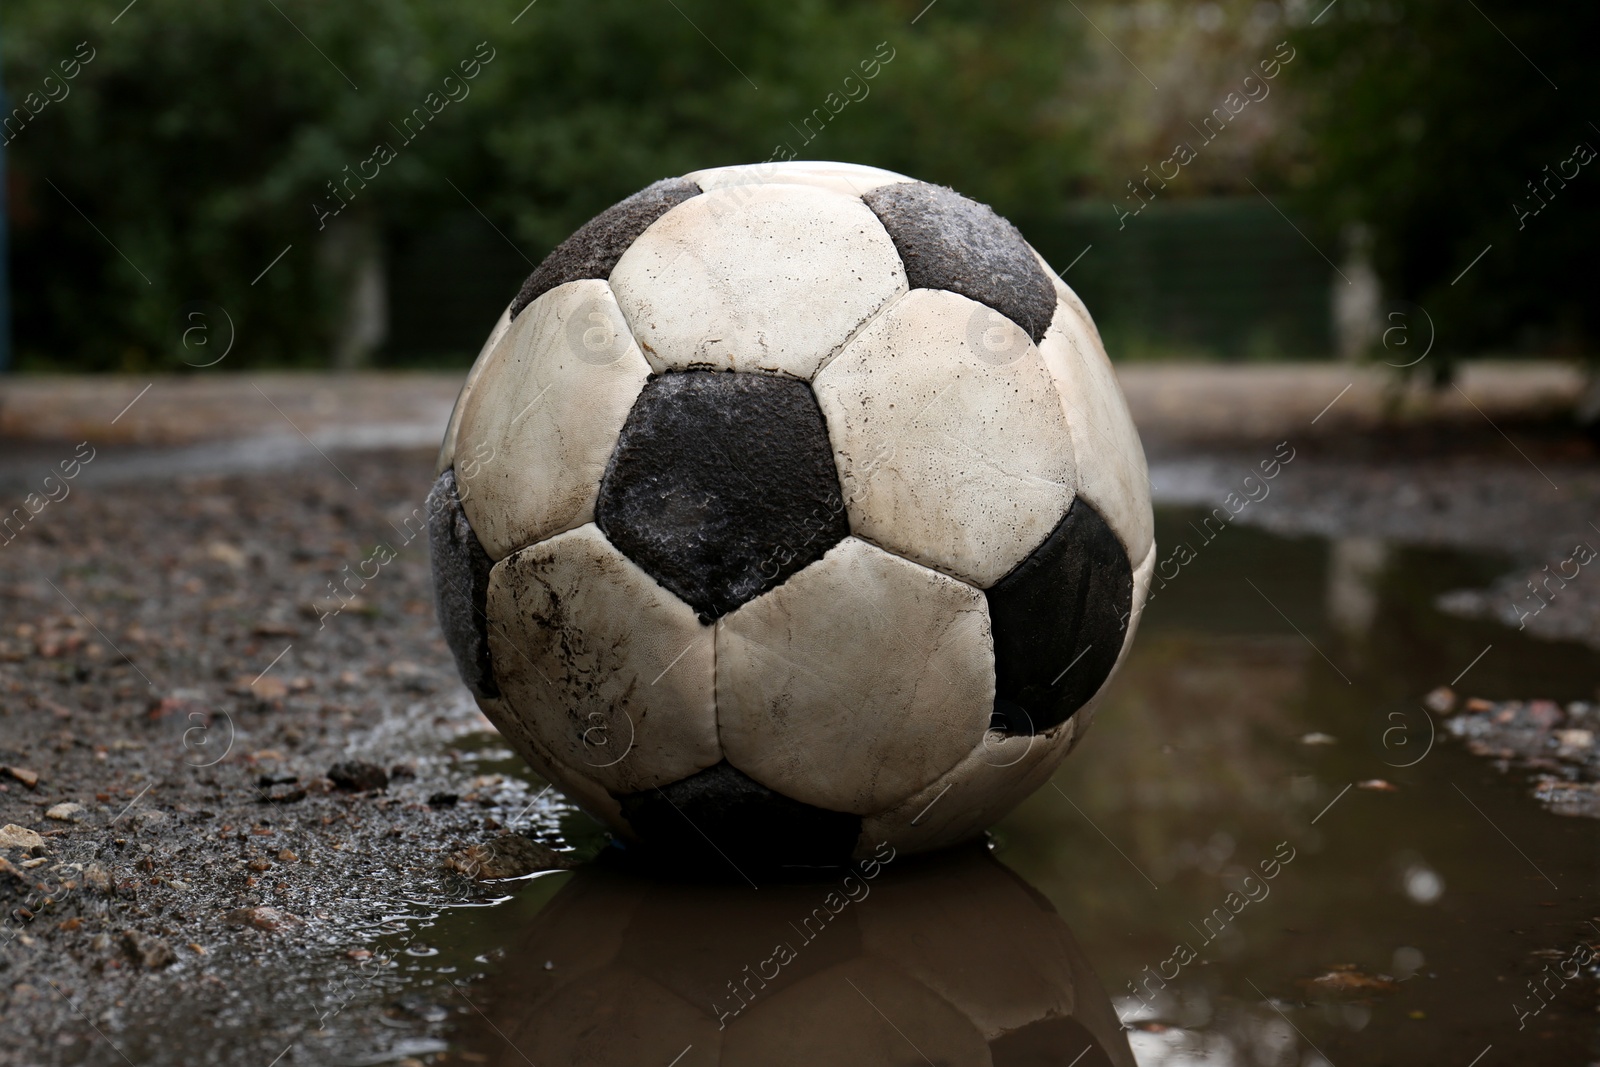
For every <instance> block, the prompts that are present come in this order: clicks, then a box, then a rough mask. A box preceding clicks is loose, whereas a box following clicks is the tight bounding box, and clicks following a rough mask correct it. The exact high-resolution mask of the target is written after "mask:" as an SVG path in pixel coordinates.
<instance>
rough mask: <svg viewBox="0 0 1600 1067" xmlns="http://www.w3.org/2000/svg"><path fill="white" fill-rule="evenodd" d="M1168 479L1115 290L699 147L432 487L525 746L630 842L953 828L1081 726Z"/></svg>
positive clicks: (583, 281) (523, 329)
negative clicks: (1139, 395)
mask: <svg viewBox="0 0 1600 1067" xmlns="http://www.w3.org/2000/svg"><path fill="white" fill-rule="evenodd" d="M1147 484H1148V483H1147V481H1146V477H1145V466H1144V454H1143V452H1142V450H1141V448H1140V445H1139V438H1138V435H1137V433H1136V432H1135V430H1134V427H1133V424H1132V422H1131V420H1130V419H1129V416H1128V411H1127V407H1126V405H1125V404H1124V402H1123V398H1122V394H1121V392H1120V390H1119V389H1118V387H1117V382H1116V379H1115V377H1114V376H1113V375H1112V372H1111V366H1110V364H1109V362H1107V360H1106V356H1105V353H1104V350H1103V349H1102V347H1101V344H1100V340H1099V336H1098V334H1097V333H1096V331H1095V328H1094V326H1093V324H1092V323H1091V322H1090V320H1089V317H1088V313H1087V312H1086V311H1085V310H1084V308H1083V305H1082V303H1081V302H1080V301H1079V300H1078V298H1077V297H1076V296H1075V295H1074V294H1073V293H1072V291H1071V290H1070V289H1068V288H1067V287H1066V285H1065V284H1063V283H1062V282H1061V280H1060V279H1059V278H1058V277H1056V276H1055V274H1054V273H1052V272H1051V270H1050V269H1049V267H1048V266H1046V265H1045V263H1044V261H1043V260H1042V259H1040V258H1039V257H1038V256H1037V254H1036V253H1035V252H1034V251H1033V249H1032V248H1030V247H1029V246H1028V244H1027V242H1026V241H1024V240H1023V239H1022V236H1021V234H1019V233H1018V232H1017V230H1016V229H1015V228H1014V227H1013V226H1012V225H1011V224H1010V223H1008V222H1006V221H1005V220H1004V219H1002V218H1000V217H999V216H997V215H996V214H995V213H994V212H993V211H991V210H990V209H989V208H987V207H985V206H983V205H981V204H977V203H974V202H973V201H971V200H968V199H966V198H964V197H962V196H959V195H958V194H956V193H954V192H952V191H950V190H948V189H943V188H940V187H938V186H933V185H928V184H925V183H922V182H915V181H912V180H910V179H907V178H904V177H902V176H900V175H896V174H890V173H888V172H886V171H880V170H874V169H872V168H868V167H859V166H852V165H847V164H831V163H803V164H802V163H792V164H776V165H771V166H754V167H733V168H724V169H720V170H710V171H701V172H697V173H695V174H691V175H689V176H688V177H686V178H674V179H668V180H665V181H661V182H657V183H656V184H655V185H652V186H650V187H649V188H647V189H645V190H643V191H642V192H640V193H637V194H635V195H634V196H632V197H629V198H628V199H626V200H624V201H622V202H621V203H619V204H617V205H616V206H614V207H612V208H610V209H608V210H607V211H605V212H603V213H602V214H600V215H599V216H597V217H596V218H595V219H593V220H591V221H590V222H589V223H587V224H586V225H585V226H584V227H582V228H581V229H579V230H578V231H577V232H576V233H575V234H573V235H572V237H570V238H568V240H567V241H566V242H564V243H563V244H561V245H560V246H559V247H558V248H556V250H555V251H553V252H552V253H551V254H550V256H549V257H548V258H547V259H546V260H545V261H544V263H542V264H541V265H540V266H539V268H538V269H537V270H535V271H534V272H533V274H532V276H531V277H529V279H528V281H527V283H526V284H525V285H524V286H523V289H522V292H521V293H520V294H519V295H518V296H517V298H516V299H515V300H513V301H512V302H511V306H510V307H509V308H508V309H507V311H506V314H505V315H504V316H503V317H502V318H501V321H500V323H499V325H497V326H496V328H495V330H494V332H493V333H492V334H491V335H490V337H489V340H488V342H487V343H486V344H485V345H484V349H483V352H482V354H481V355H480V356H479V358H478V362H477V363H476V365H475V366H474V367H473V369H472V372H471V373H470V375H469V376H468V378H467V383H466V386H465V387H464V389H463V390H462V394H461V397H460V399H459V400H458V401H457V404H456V409H455V412H454V413H453V414H452V416H451V420H450V425H449V429H448V431H447V433H446V436H445V442H444V447H443V449H442V452H441V457H440V465H439V480H438V482H437V484H436V485H435V487H434V491H433V494H432V496H431V498H430V500H431V504H432V510H431V516H430V523H431V539H432V545H433V557H434V568H435V579H436V585H437V591H438V601H439V613H440V619H441V622H442V623H443V626H444V630H445V633H446V635H447V636H448V638H449V641H450V645H451V648H452V650H453V652H454V653H455V657H456V662H457V664H458V666H459V667H460V669H461V673H462V676H463V678H464V679H465V680H466V681H467V683H468V685H469V686H470V687H471V689H472V691H473V693H474V694H475V695H476V697H477V698H478V701H479V703H480V705H481V706H482V708H483V710H484V712H485V713H486V714H487V715H488V716H489V717H490V719H491V720H493V721H494V723H495V724H496V725H497V726H498V727H499V728H500V730H501V732H502V733H504V734H505V736H506V738H507V739H508V741H509V742H510V743H511V744H512V745H513V746H514V747H515V748H516V749H517V751H518V752H520V753H521V754H522V755H523V756H524V757H525V758H526V759H527V760H528V761H529V762H530V763H531V764H533V765H534V766H535V767H536V768H537V769H538V770H539V771H540V772H541V773H543V774H545V775H546V776H547V777H548V778H549V779H550V780H551V781H553V782H555V783H556V784H557V785H558V786H560V787H561V788H562V789H563V790H565V791H566V792H567V793H568V794H569V795H570V796H571V797H572V798H573V799H574V800H575V801H577V802H578V803H579V804H581V805H583V806H584V807H585V808H587V809H588V810H590V811H591V812H592V813H593V814H595V815H597V816H598V817H600V818H602V819H604V820H605V821H606V822H607V823H609V824H610V825H611V826H612V827H613V828H614V829H616V830H617V831H619V832H621V833H623V834H624V835H627V836H630V837H634V838H643V839H645V840H646V841H653V842H660V843H664V844H667V845H669V846H671V847H672V848H674V849H675V850H676V851H679V852H682V851H684V850H695V849H699V850H703V851H704V852H705V855H706V857H707V858H709V859H712V860H715V861H718V862H720V858H719V854H723V855H727V856H729V857H731V858H734V859H740V858H741V857H743V858H746V859H749V860H751V861H752V862H757V863H759V862H763V861H770V862H779V863H800V864H829V863H840V862H844V861H845V860H848V859H849V858H850V857H851V856H852V855H854V856H857V857H860V856H864V855H866V854H868V853H869V852H870V849H871V848H872V847H873V846H874V845H875V844H876V843H877V842H880V841H889V842H891V843H892V844H894V845H895V847H897V848H899V849H900V850H901V851H903V852H909V851H914V850H918V849H925V848H931V847H935V846H939V845H944V844H949V843H951V842H953V841H957V840H960V839H962V838H964V837H969V836H971V835H973V834H975V833H977V832H978V831H980V830H981V829H982V828H983V827H984V826H986V825H987V824H989V823H990V822H992V821H993V820H994V819H996V818H998V817H999V816H1000V815H1001V814H1003V813H1004V812H1005V811H1007V810H1008V809H1009V808H1010V807H1012V806H1013V805H1014V804H1016V803H1017V802H1018V801H1019V800H1021V799H1022V798H1023V797H1024V796H1026V795H1027V794H1028V793H1030V792H1031V791H1032V790H1033V789H1035V788H1036V787H1037V786H1038V785H1039V784H1040V783H1042V782H1043V781H1044V780H1045V779H1046V778H1047V777H1048V776H1049V774H1050V771H1051V770H1052V769H1053V767H1054V766H1055V765H1056V764H1057V763H1058V762H1059V761H1060V759H1061V758H1062V757H1063V756H1064V755H1065V754H1066V753H1067V751H1068V749H1070V748H1071V747H1072V745H1073V744H1074V742H1075V741H1076V740H1077V738H1078V737H1079V736H1080V735H1081V733H1082V731H1083V729H1084V728H1085V727H1086V726H1087V725H1088V722H1089V718H1090V716H1091V715H1092V713H1093V703H1094V699H1095V697H1096V695H1097V694H1098V693H1099V692H1100V690H1101V689H1102V687H1103V686H1104V684H1105V683H1106V681H1107V679H1108V678H1109V677H1110V676H1111V673H1112V671H1113V670H1114V668H1115V666H1116V664H1117V662H1118V660H1119V658H1120V656H1121V654H1122V651H1123V649H1124V648H1125V647H1126V646H1127V644H1128V642H1129V640H1130V639H1131V635H1132V632H1133V628H1134V627H1133V622H1134V619H1135V617H1136V614H1137V610H1138V607H1139V606H1140V605H1141V604H1142V603H1143V600H1144V595H1145V592H1146V589H1147V588H1148V582H1149V577H1150V570H1151V567H1152V565H1153V561H1154V554H1153V548H1152V532H1151V516H1150V501H1149V495H1148V492H1147V488H1146V487H1147ZM707 839H709V840H710V841H711V842H713V843H714V844H713V846H711V847H708V845H707Z"/></svg>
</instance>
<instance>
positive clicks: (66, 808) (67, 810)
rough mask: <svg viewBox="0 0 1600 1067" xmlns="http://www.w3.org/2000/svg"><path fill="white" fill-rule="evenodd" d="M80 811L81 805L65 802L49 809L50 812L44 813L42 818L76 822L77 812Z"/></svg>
mask: <svg viewBox="0 0 1600 1067" xmlns="http://www.w3.org/2000/svg"><path fill="white" fill-rule="evenodd" d="M82 810H83V805H82V804H74V803H72V802H71V801H67V802H66V803H63V804H56V805H54V806H53V807H51V808H50V810H48V811H46V812H45V813H44V817H45V818H47V819H59V820H60V821H62V822H77V821H78V812H80V811H82Z"/></svg>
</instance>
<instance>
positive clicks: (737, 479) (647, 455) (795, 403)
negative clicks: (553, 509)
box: [595, 370, 850, 623]
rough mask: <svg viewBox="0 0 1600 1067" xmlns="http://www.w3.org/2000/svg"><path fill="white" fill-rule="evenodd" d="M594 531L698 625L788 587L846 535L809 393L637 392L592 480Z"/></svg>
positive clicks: (787, 383) (722, 378)
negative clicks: (602, 468) (595, 488)
mask: <svg viewBox="0 0 1600 1067" xmlns="http://www.w3.org/2000/svg"><path fill="white" fill-rule="evenodd" d="M595 520H596V522H598V523H599V525H600V529H601V531H602V532H604V533H605V535H606V537H607V538H608V539H609V540H610V541H611V543H612V544H613V545H615V546H616V547H617V549H618V550H619V551H621V552H622V553H623V554H624V555H626V556H627V557H628V558H629V559H631V560H633V561H634V562H635V563H637V564H638V565H639V566H640V567H642V568H643V569H644V570H645V571H646V572H647V573H648V574H649V575H650V576H651V577H652V578H654V579H655V580H656V581H657V582H659V583H661V585H662V586H663V587H665V588H666V589H668V590H670V591H671V592H672V593H673V594H674V595H676V596H677V597H679V598H680V599H681V600H683V601H684V602H686V603H687V604H689V606H690V607H692V608H694V609H695V611H696V612H698V613H699V616H700V621H701V622H703V623H711V622H713V621H714V620H715V619H717V618H718V617H719V616H722V615H726V614H727V613H728V612H730V611H733V610H734V609H735V608H737V607H738V606H739V605H741V604H743V603H745V602H746V601H749V600H753V599H754V598H756V597H758V596H760V595H761V594H762V593H764V592H766V591H767V590H769V589H771V588H773V587H774V586H777V585H780V584H782V583H783V582H785V581H787V580H788V578H789V576H790V575H792V574H794V573H795V572H796V571H798V570H800V569H801V568H802V567H804V566H806V565H807V564H809V563H812V562H814V561H815V560H818V559H821V558H822V555H823V553H825V552H826V551H828V549H830V548H832V547H833V546H834V545H836V544H838V543H839V542H840V541H842V540H843V539H844V538H845V536H846V535H848V534H849V532H850V527H849V522H848V519H847V517H846V515H845V507H844V500H843V498H842V497H841V496H840V490H839V475H838V472H837V471H836V470H835V469H834V466H833V446H832V445H831V444H830V443H829V440H828V427H827V424H826V423H825V422H824V421H823V418H822V409H821V408H820V407H818V406H817V398H816V397H815V396H814V395H812V392H811V387H810V386H809V385H807V384H806V383H805V382H802V381H798V380H796V379H794V378H780V377H777V376H775V375H769V374H739V373H729V372H726V371H701V370H694V371H681V372H675V373H669V374H664V375H661V376H659V377H656V378H652V379H651V380H650V381H648V382H646V383H645V387H644V390H643V391H642V392H641V393H640V394H639V399H638V400H637V401H635V402H634V405H633V410H632V411H630V412H629V413H628V420H627V422H626V423H625V424H624V425H623V427H622V434H621V435H620V437H619V438H618V440H617V449H616V451H615V452H614V453H612V456H611V462H610V464H609V466H608V467H607V468H606V473H605V476H604V477H603V478H602V479H601V481H600V495H599V500H598V501H597V502H596V504H595Z"/></svg>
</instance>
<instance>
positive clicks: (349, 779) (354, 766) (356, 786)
mask: <svg viewBox="0 0 1600 1067" xmlns="http://www.w3.org/2000/svg"><path fill="white" fill-rule="evenodd" d="M328 779H329V780H330V781H331V782H333V784H334V785H336V786H338V787H339V788H340V789H344V790H348V791H350V792H355V793H370V792H374V791H376V790H380V789H387V788H389V772H388V771H386V770H384V769H383V768H382V767H379V766H378V765H377V764H375V763H367V762H364V761H362V760H344V761H341V762H339V763H335V764H334V765H333V766H332V767H329V768H328Z"/></svg>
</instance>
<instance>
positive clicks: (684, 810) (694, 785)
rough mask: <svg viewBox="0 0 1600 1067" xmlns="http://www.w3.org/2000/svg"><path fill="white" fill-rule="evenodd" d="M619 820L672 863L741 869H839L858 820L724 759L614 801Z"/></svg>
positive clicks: (846, 858) (846, 860)
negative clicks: (796, 796) (772, 785)
mask: <svg viewBox="0 0 1600 1067" xmlns="http://www.w3.org/2000/svg"><path fill="white" fill-rule="evenodd" d="M617 799H618V801H619V802H620V803H621V805H622V815H623V818H625V819H627V820H628V824H629V825H630V826H632V827H633V828H634V830H635V831H636V832H637V833H638V834H639V836H640V837H641V838H643V839H644V840H645V841H648V842H649V847H650V849H651V850H652V851H653V852H654V853H655V854H656V856H658V857H659V858H661V859H664V860H668V861H670V862H671V864H672V865H674V866H677V865H683V866H689V867H698V868H706V869H722V870H726V869H727V867H728V865H729V864H730V863H731V864H732V865H733V866H734V867H735V868H737V869H738V870H739V871H742V872H751V871H756V870H761V871H773V870H779V869H782V868H805V867H840V866H844V865H846V864H848V863H849V862H850V854H851V852H852V851H854V849H855V845H856V839H857V838H858V837H860V836H861V816H859V815H851V814H849V813H848V812H842V811H829V810H827V809H826V808H817V807H813V806H811V805H810V804H804V803H801V802H800V801H798V800H793V799H791V798H789V797H786V796H784V795H783V794H781V793H775V792H773V791H772V790H770V789H768V788H767V787H766V786H764V785H762V784H761V783H760V782H758V781H756V780H755V779H753V778H751V777H750V776H748V775H746V774H744V773H742V772H741V771H739V770H737V769H735V768H734V767H733V765H732V764H730V763H728V762H727V761H726V760H724V761H723V762H721V763H718V764H716V765H715V766H713V767H708V768H706V769H705V770H703V771H700V772H699V773H697V774H691V775H690V776H689V777H687V778H683V779H680V780H678V781H676V782H673V783H672V784H671V785H669V786H666V787H664V788H661V789H646V790H643V791H642V792H638V793H628V794H626V795H624V796H620V797H618V798H617Z"/></svg>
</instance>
